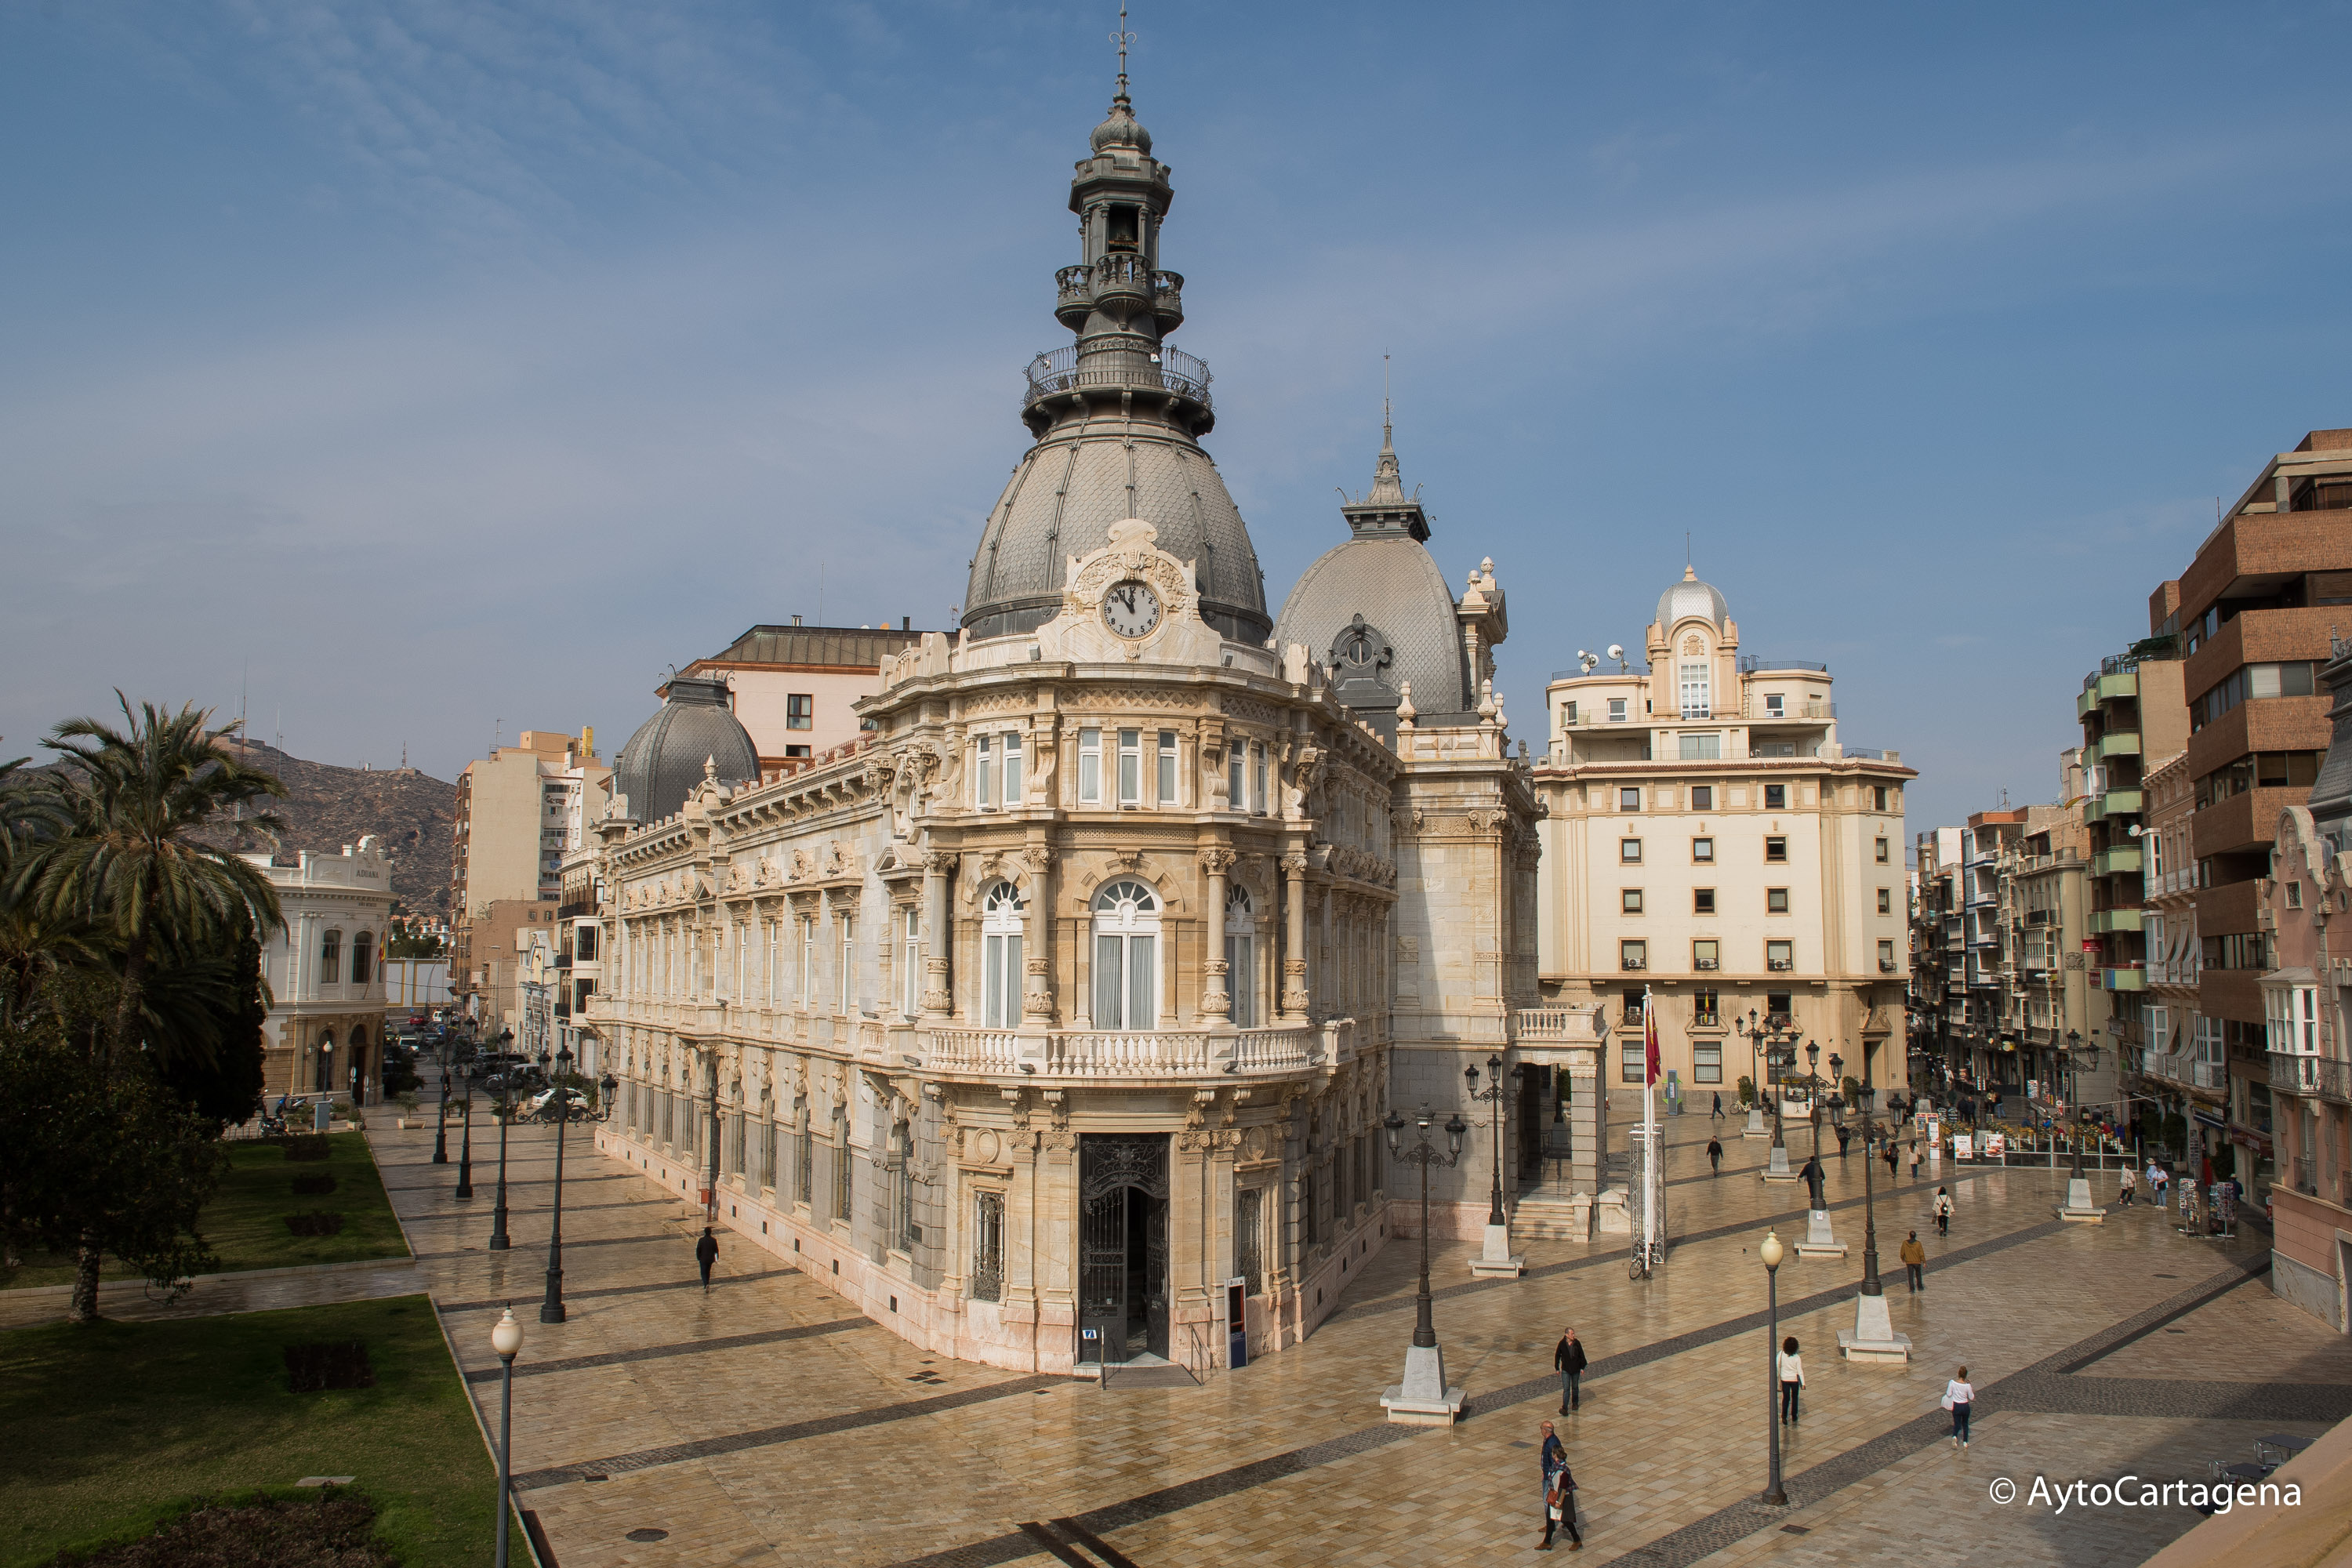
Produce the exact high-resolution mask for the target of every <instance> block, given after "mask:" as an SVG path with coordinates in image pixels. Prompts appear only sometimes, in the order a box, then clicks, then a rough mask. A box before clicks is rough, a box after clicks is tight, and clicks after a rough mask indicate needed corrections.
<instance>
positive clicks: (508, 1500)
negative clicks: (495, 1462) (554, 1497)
mask: <svg viewBox="0 0 2352 1568" xmlns="http://www.w3.org/2000/svg"><path fill="white" fill-rule="evenodd" d="M490 1349H492V1350H494V1351H496V1352H498V1355H499V1365H500V1367H501V1369H502V1370H501V1371H500V1373H499V1551H498V1559H497V1562H498V1568H507V1515H508V1514H509V1513H510V1512H511V1511H512V1502H513V1496H514V1363H515V1356H516V1354H517V1353H518V1352H520V1351H521V1349H522V1325H521V1324H520V1323H518V1322H516V1321H515V1315H514V1309H513V1308H512V1307H509V1308H508V1309H507V1310H506V1311H505V1312H504V1313H502V1314H501V1315H500V1316H499V1321H498V1324H497V1326H496V1327H494V1328H493V1329H491V1330H490Z"/></svg>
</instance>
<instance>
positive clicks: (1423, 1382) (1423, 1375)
mask: <svg viewBox="0 0 2352 1568" xmlns="http://www.w3.org/2000/svg"><path fill="white" fill-rule="evenodd" d="M1434 1114H1435V1113H1434V1112H1433V1111H1431V1110H1427V1109H1425V1108H1424V1109H1423V1110H1422V1111H1421V1112H1420V1114H1419V1115H1417V1116H1416V1117H1415V1118H1414V1119H1413V1120H1414V1123H1415V1124H1416V1125H1417V1126H1418V1127H1419V1129H1420V1133H1419V1136H1418V1137H1417V1139H1416V1140H1415V1141H1414V1142H1413V1145H1412V1147H1411V1148H1409V1149H1408V1148H1406V1147H1404V1146H1403V1138H1402V1134H1403V1132H1404V1128H1405V1119H1404V1118H1403V1117H1402V1116H1401V1115H1399V1114H1398V1113H1397V1112H1395V1111H1391V1112H1390V1113H1389V1116H1388V1120H1387V1121H1385V1122H1383V1123H1382V1126H1383V1127H1385V1128H1386V1129H1387V1131H1388V1135H1389V1155H1390V1157H1391V1159H1394V1160H1398V1161H1402V1163H1405V1164H1408V1165H1418V1166H1420V1167H1421V1290H1420V1293H1419V1294H1418V1295H1416V1296H1415V1297H1414V1298H1413V1322H1412V1346H1411V1347H1410V1348H1409V1349H1408V1350H1406V1352H1404V1381H1403V1382H1402V1383H1401V1384H1395V1385H1393V1386H1391V1388H1390V1389H1389V1390H1388V1392H1387V1393H1385V1394H1381V1405H1383V1406H1384V1407H1386V1409H1387V1410H1388V1413H1389V1419H1390V1420H1391V1421H1401V1422H1406V1423H1410V1424H1412V1425H1415V1426H1452V1425H1453V1424H1454V1418H1455V1417H1456V1416H1458V1415H1461V1414H1462V1390H1461V1389H1460V1388H1458V1387H1449V1386H1447V1384H1446V1382H1445V1352H1444V1351H1443V1350H1441V1349H1440V1348H1439V1347H1438V1343H1437V1323H1436V1319H1435V1317H1434V1315H1433V1307H1432V1303H1431V1300H1430V1294H1429V1170H1430V1167H1431V1166H1433V1165H1444V1166H1447V1167H1449V1168H1451V1167H1452V1166H1453V1165H1454V1163H1456V1162H1457V1161H1459V1160H1460V1159H1461V1158H1462V1136H1463V1134H1464V1133H1465V1132H1467V1131H1470V1129H1469V1128H1468V1126H1467V1125H1465V1123H1464V1121H1463V1120H1462V1117H1461V1115H1460V1113H1459V1112H1456V1113H1455V1114H1454V1115H1453V1116H1450V1117H1448V1118H1447V1119H1446V1121H1445V1145H1446V1146H1445V1149H1444V1152H1439V1151H1438V1150H1437V1149H1436V1148H1435V1147H1434V1146H1433V1145H1432V1144H1431V1142H1430V1141H1429V1128H1430V1122H1431V1121H1432V1119H1433V1116H1434Z"/></svg>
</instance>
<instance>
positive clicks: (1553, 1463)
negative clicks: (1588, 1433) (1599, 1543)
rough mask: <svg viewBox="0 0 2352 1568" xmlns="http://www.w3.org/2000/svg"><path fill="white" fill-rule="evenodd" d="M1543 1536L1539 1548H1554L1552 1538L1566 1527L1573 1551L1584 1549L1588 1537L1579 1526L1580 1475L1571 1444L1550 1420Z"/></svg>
mask: <svg viewBox="0 0 2352 1568" xmlns="http://www.w3.org/2000/svg"><path fill="white" fill-rule="evenodd" d="M1543 1435H1544V1440H1543V1452H1542V1454H1541V1455H1540V1456H1539V1458H1540V1460H1541V1463H1542V1466H1543V1510H1544V1532H1543V1540H1542V1541H1541V1542H1538V1543H1537V1546H1536V1550H1537V1551H1538V1552H1549V1551H1550V1550H1551V1538H1552V1537H1553V1536H1554V1535H1555V1534H1557V1533H1559V1532H1560V1531H1567V1533H1568V1549H1569V1550H1570V1552H1581V1551H1583V1550H1584V1537H1583V1536H1582V1535H1580V1534H1579V1533H1578V1532H1577V1529H1576V1477H1575V1476H1574V1475H1573V1474H1571V1473H1570V1470H1569V1468H1568V1448H1567V1446H1566V1445H1565V1444H1563V1443H1561V1442H1560V1440H1559V1433H1558V1432H1557V1431H1555V1430H1553V1428H1552V1424H1551V1423H1550V1422H1549V1421H1547V1422H1545V1423H1544V1424H1543Z"/></svg>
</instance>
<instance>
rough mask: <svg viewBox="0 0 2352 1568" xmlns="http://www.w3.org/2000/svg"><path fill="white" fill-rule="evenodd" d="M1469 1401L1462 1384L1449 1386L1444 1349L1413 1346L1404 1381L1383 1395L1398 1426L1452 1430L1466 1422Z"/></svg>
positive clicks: (1384, 1405) (1383, 1405)
mask: <svg viewBox="0 0 2352 1568" xmlns="http://www.w3.org/2000/svg"><path fill="white" fill-rule="evenodd" d="M1467 1398H1468V1395H1467V1394H1465V1393H1464V1392H1463V1390H1462V1385H1461V1384H1453V1385H1452V1386H1450V1387H1449V1386H1448V1385H1447V1384H1446V1382H1445V1350H1444V1346H1442V1345H1411V1346H1408V1347H1406V1350H1405V1352H1404V1381H1403V1382H1402V1383H1397V1384H1390V1385H1389V1386H1388V1388H1387V1389H1385V1390H1384V1391H1382V1393H1381V1409H1383V1410H1385V1411H1387V1412H1388V1413H1389V1420H1390V1421H1391V1423H1393V1424H1395V1425H1398V1426H1453V1425H1454V1422H1456V1421H1458V1420H1460V1419H1461V1418H1462V1405H1463V1403H1464V1401H1465V1400H1466V1399H1467Z"/></svg>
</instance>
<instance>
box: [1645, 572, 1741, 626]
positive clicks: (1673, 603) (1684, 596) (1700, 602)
mask: <svg viewBox="0 0 2352 1568" xmlns="http://www.w3.org/2000/svg"><path fill="white" fill-rule="evenodd" d="M1684 616H1706V618H1707V619H1708V620H1710V621H1712V622H1714V623H1715V629H1716V630H1717V631H1721V630H1722V629H1723V623H1724V622H1725V621H1727V620H1728V619H1730V618H1731V606H1730V605H1727V604H1725V603H1724V602H1723V595H1721V594H1719V593H1717V591H1716V588H1715V584H1712V583H1702V582H1700V581H1699V580H1698V572H1697V569H1696V568H1695V567H1690V566H1685V567H1684V568H1683V580H1682V581H1681V582H1679V583H1677V584H1675V585H1674V586H1673V587H1671V588H1669V589H1667V590H1666V591H1665V592H1664V593H1663V594H1661V595H1658V625H1659V626H1660V627H1661V628H1663V629H1665V630H1669V631H1671V630H1672V629H1673V628H1674V624H1675V622H1676V621H1679V620H1681V619H1682V618H1683V617H1684Z"/></svg>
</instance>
